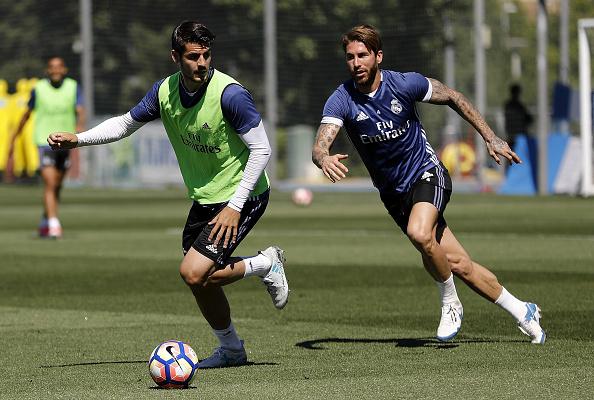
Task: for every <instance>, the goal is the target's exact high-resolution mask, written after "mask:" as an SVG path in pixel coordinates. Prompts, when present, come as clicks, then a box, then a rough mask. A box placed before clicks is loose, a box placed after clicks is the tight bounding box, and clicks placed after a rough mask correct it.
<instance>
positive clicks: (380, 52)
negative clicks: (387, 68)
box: [375, 50, 384, 64]
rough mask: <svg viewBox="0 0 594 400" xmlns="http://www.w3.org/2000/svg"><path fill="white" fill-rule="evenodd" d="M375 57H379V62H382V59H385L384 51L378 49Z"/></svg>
mask: <svg viewBox="0 0 594 400" xmlns="http://www.w3.org/2000/svg"><path fill="white" fill-rule="evenodd" d="M375 58H376V59H377V63H378V64H381V63H382V60H383V59H384V52H383V51H381V50H378V51H377V55H376V56H375Z"/></svg>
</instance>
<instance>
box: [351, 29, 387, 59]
mask: <svg viewBox="0 0 594 400" xmlns="http://www.w3.org/2000/svg"><path fill="white" fill-rule="evenodd" d="M350 42H361V43H363V44H364V45H365V47H367V50H370V51H373V52H374V53H375V54H377V52H378V51H380V50H381V49H382V38H381V36H380V33H379V31H378V30H377V29H376V28H375V27H374V26H372V25H357V26H355V27H354V28H352V29H351V30H350V31H348V32H347V33H345V34H344V35H342V50H344V51H345V52H346V47H347V45H348V44H349V43H350Z"/></svg>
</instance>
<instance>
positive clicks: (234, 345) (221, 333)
mask: <svg viewBox="0 0 594 400" xmlns="http://www.w3.org/2000/svg"><path fill="white" fill-rule="evenodd" d="M212 331H213V333H214V334H215V336H216V337H217V338H218V339H219V342H220V343H221V347H223V348H225V349H229V350H239V349H241V340H239V336H237V332H235V327H234V326H233V322H231V324H229V327H228V328H227V329H220V330H217V329H213V330H212Z"/></svg>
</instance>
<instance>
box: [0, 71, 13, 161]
mask: <svg viewBox="0 0 594 400" xmlns="http://www.w3.org/2000/svg"><path fill="white" fill-rule="evenodd" d="M10 123H11V118H10V110H9V95H8V82H6V81H5V80H4V79H0V171H5V170H6V162H7V160H8V146H10V139H11V138H10V135H11V133H12V132H11V131H10Z"/></svg>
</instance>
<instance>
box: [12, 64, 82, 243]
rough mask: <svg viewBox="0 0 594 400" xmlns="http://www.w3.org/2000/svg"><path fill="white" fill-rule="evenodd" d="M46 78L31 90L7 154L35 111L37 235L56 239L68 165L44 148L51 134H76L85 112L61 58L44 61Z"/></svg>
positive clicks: (64, 156) (62, 155) (66, 158)
mask: <svg viewBox="0 0 594 400" xmlns="http://www.w3.org/2000/svg"><path fill="white" fill-rule="evenodd" d="M46 72H47V76H48V78H47V79H41V80H40V81H38V82H37V84H36V85H35V87H34V88H33V90H32V91H31V97H30V99H29V103H28V109H27V111H26V112H25V113H24V114H23V116H22V118H21V120H20V122H19V124H18V126H17V128H16V131H15V133H14V135H13V136H12V144H11V149H10V152H11V153H12V149H13V144H14V141H15V140H16V138H17V136H19V135H20V134H21V132H22V131H23V127H24V126H25V124H26V123H27V121H28V120H29V118H30V117H31V114H32V113H33V112H35V114H33V115H34V121H33V122H34V124H33V140H34V141H35V144H36V145H37V147H38V148H39V168H40V171H41V178H42V179H43V185H44V190H43V205H44V213H43V216H42V218H41V222H40V223H39V236H40V237H50V238H60V237H62V225H61V224H60V220H59V219H58V202H59V199H60V191H61V189H62V183H63V181H64V178H65V176H66V172H67V171H68V167H69V166H70V151H69V150H67V149H61V150H58V151H52V149H50V147H49V146H48V145H47V135H49V134H50V133H51V132H55V131H62V130H65V131H74V130H76V132H80V131H82V130H83V129H84V124H85V110H84V107H83V102H82V92H81V90H80V85H79V84H78V83H77V82H76V81H75V80H74V79H72V78H68V77H67V76H66V74H67V73H68V68H67V67H66V64H65V63H64V60H63V59H62V58H61V57H50V58H49V59H48V61H47V71H46Z"/></svg>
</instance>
